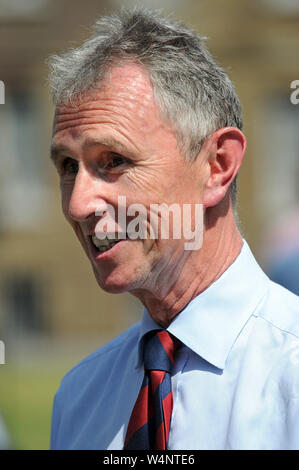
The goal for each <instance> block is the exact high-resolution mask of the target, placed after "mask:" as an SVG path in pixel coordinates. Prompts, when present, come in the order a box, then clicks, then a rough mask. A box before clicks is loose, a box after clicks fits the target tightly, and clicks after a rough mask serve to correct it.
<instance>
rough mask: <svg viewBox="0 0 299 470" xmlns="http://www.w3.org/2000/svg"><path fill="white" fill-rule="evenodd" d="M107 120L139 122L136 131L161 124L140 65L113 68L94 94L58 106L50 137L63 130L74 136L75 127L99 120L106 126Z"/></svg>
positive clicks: (88, 93)
mask: <svg viewBox="0 0 299 470" xmlns="http://www.w3.org/2000/svg"><path fill="white" fill-rule="evenodd" d="M100 113H101V116H99V114H100ZM107 116H109V118H108V120H109V119H112V121H113V119H114V120H115V119H116V118H120V119H121V120H122V121H124V123H125V121H128V120H131V121H134V120H135V121H136V122H137V121H138V125H139V127H140V126H143V125H145V124H146V123H147V125H148V124H149V122H150V121H151V122H154V121H155V120H160V111H159V109H158V106H157V105H156V103H155V100H154V94H153V87H152V84H151V81H150V78H149V76H148V74H147V72H146V71H145V70H144V69H143V68H142V67H141V66H140V65H137V64H125V65H121V66H113V67H112V68H111V69H110V70H108V72H107V73H106V75H105V79H104V81H103V82H101V83H100V84H99V86H98V88H97V89H96V90H93V91H88V92H86V93H85V94H83V96H82V97H81V98H80V100H77V101H75V103H74V104H63V105H59V106H57V108H56V111H55V116H54V125H53V135H55V134H56V133H57V132H59V131H63V130H64V129H70V130H72V132H73V133H75V132H76V128H77V127H78V126H84V125H88V124H92V123H93V122H94V123H96V122H97V119H98V118H99V119H100V121H99V122H103V123H105V122H106V120H107V119H105V117H107ZM133 118H134V119H133ZM111 123H112V122H111ZM131 124H132V122H131Z"/></svg>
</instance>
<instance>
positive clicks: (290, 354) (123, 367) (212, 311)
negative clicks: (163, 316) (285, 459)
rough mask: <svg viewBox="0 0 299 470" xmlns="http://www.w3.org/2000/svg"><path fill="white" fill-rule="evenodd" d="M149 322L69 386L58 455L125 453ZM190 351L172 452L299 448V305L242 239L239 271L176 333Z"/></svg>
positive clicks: (78, 370)
mask: <svg viewBox="0 0 299 470" xmlns="http://www.w3.org/2000/svg"><path fill="white" fill-rule="evenodd" d="M156 328H160V327H159V326H158V325H157V324H156V323H155V322H154V321H153V320H152V319H151V317H150V316H149V315H148V313H147V311H146V310H144V314H143V318H142V321H141V322H140V323H137V324H136V325H134V326H132V327H131V328H129V329H128V330H127V331H125V332H124V333H122V334H121V335H120V336H118V337H117V338H115V339H113V340H112V341H110V342H109V343H108V344H106V345H105V346H103V347H102V348H100V349H99V350H97V351H96V352H94V353H93V354H91V355H90V356H88V357H87V358H86V359H84V360H83V361H81V362H80V363H79V364H78V365H77V366H75V367H74V368H73V369H72V370H71V371H70V372H69V373H68V374H67V375H66V376H65V377H64V378H63V380H62V382H61V385H60V388H59V390H58V392H57V393H56V396H55V401H54V406H53V416H52V433H51V448H52V449H122V448H123V443H124V440H125V435H126V429H127V425H128V422H129V419H130V415H131V411H132V409H133V406H134V404H135V401H136V398H137V396H138V393H139V389H140V386H141V383H142V379H143V374H144V372H143V363H142V347H143V341H142V337H143V336H144V334H145V333H146V332H148V331H150V330H152V329H156ZM168 331H169V332H171V333H172V334H173V335H174V336H176V337H177V338H178V339H179V340H180V341H181V342H182V347H181V348H180V349H179V351H178V353H177V356H176V361H175V367H174V371H173V375H172V388H173V399H174V404H173V414H172V419H171V426H170V435H169V445H168V448H169V449H175V450H181V449H183V450H185V449H192V450H195V449H261V450H265V449H299V297H297V296H296V295H294V294H292V293H290V292H289V291H287V290H286V289H284V288H283V287H280V286H279V285H278V284H275V283H273V282H272V281H270V280H269V278H268V277H267V276H266V275H265V274H264V273H263V271H262V270H261V268H260V267H259V266H258V264H257V263H256V261H255V259H254V257H253V255H252V253H251V251H250V249H249V247H248V245H247V243H246V241H245V240H243V247H242V250H241V253H240V254H239V256H238V257H237V259H236V260H235V261H234V263H233V264H232V265H231V266H230V267H229V268H228V269H227V270H226V271H225V272H224V273H223V274H222V276H221V277H220V278H219V279H218V280H217V281H216V282H214V283H213V284H212V285H211V286H210V287H209V288H208V289H206V290H205V291H204V292H203V293H201V294H200V295H199V296H198V297H196V298H195V299H193V300H192V301H191V302H190V303H189V304H188V305H187V306H186V307H185V308H184V310H182V311H181V312H180V314H179V315H178V316H177V317H176V318H175V319H174V320H173V322H172V323H171V324H170V326H169V327H168Z"/></svg>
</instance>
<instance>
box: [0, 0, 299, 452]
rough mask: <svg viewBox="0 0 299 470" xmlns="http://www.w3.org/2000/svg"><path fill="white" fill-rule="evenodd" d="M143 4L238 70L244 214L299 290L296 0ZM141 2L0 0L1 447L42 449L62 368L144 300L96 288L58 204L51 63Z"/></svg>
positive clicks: (252, 241) (122, 323) (264, 260)
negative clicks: (190, 31)
mask: <svg viewBox="0 0 299 470" xmlns="http://www.w3.org/2000/svg"><path fill="white" fill-rule="evenodd" d="M138 3H139V4H144V5H146V6H147V7H151V8H159V9H162V10H163V11H164V12H165V13H166V14H169V13H173V15H174V17H175V18H177V19H179V20H182V21H184V22H186V23H187V24H188V25H189V26H191V27H193V28H194V29H196V30H197V31H198V32H199V33H200V34H201V35H204V36H206V37H207V38H208V42H207V44H208V47H209V49H210V50H211V52H212V53H213V55H214V56H215V57H216V59H217V60H218V62H219V63H220V64H221V65H222V66H224V67H225V68H226V69H227V70H228V71H229V74H230V77H231V78H232V80H233V81H234V83H235V85H236V89H237V92H238V94H239V97H240V100H241V103H242V105H243V112H244V132H245V134H246V136H247V139H248V150H247V154H246V158H245V162H244V165H243V167H242V170H241V173H240V176H239V202H238V212H239V218H240V227H241V230H242V233H243V235H244V236H245V237H246V239H247V241H248V243H249V245H250V246H251V249H252V250H253V252H254V254H255V256H256V258H257V260H258V261H259V262H260V264H261V265H262V267H263V268H264V270H265V271H266V272H267V273H268V274H269V275H270V277H272V278H273V279H275V280H276V281H277V282H280V283H281V284H282V285H285V286H286V287H288V288H289V289H291V290H293V291H294V292H297V294H299V155H298V152H299V150H298V149H299V104H298V105H296V104H292V102H291V99H290V97H291V93H292V92H293V91H294V90H292V89H291V88H290V84H291V82H292V81H293V80H299V63H298V56H299V0H243V1H242V2H240V1H239V0H226V1H223V0H214V1H213V2H211V1H208V0H172V1H170V0H169V1H168V0H164V1H163V2H162V3H161V2H158V1H154V0H152V1H150V0H148V1H145V0H144V1H140V0H139V2H138ZM134 4H135V2H133V1H129V0H128V1H126V0H122V1H121V0H84V2H82V1H79V0H72V1H71V0H59V1H58V0H0V80H1V81H3V83H4V86H5V104H0V158H1V172H0V340H1V341H3V343H4V344H2V346H3V348H2V349H5V364H1V361H0V449H1V448H12V449H47V448H48V447H49V435H50V419H51V409H52V401H53V396H54V393H55V391H56V389H57V388H58V386H59V382H60V380H61V378H62V376H63V375H64V374H65V373H66V372H67V371H68V370H69V369H70V368H71V367H72V366H73V365H75V364H76V363H77V362H78V361H79V360H80V359H82V358H84V357H85V356H87V355H88V354H89V353H90V352H92V351H93V350H95V349H96V348H98V347H100V346H101V345H102V344H103V343H105V342H106V341H108V340H109V339H111V338H112V337H114V336H115V335H116V334H118V333H120V332H121V331H123V330H124V329H125V328H126V327H128V326H129V325H131V324H133V323H134V322H136V321H138V320H139V318H140V316H141V313H142V306H141V305H140V304H139V303H138V301H136V300H134V298H131V297H130V296H129V295H127V294H124V295H123V294H122V295H109V294H106V293H104V292H102V291H100V289H99V288H98V286H97V284H96V281H95V280H94V278H93V274H92V270H91V268H90V266H89V262H88V260H87V259H86V258H85V255H84V253H83V251H82V250H81V247H80V246H79V242H77V241H76V239H75V237H74V235H73V233H72V231H71V228H69V227H68V225H67V224H66V222H65V221H64V219H63V217H62V214H61V210H60V199H59V190H58V179H57V176H56V172H55V170H54V167H52V165H51V163H50V161H49V145H50V137H51V126H52V118H53V106H52V103H51V100H50V97H49V92H48V88H47V83H46V77H47V72H48V71H47V67H46V65H45V60H46V58H47V57H48V56H49V55H50V54H53V53H59V52H61V51H62V50H65V49H67V48H69V47H70V46H76V45H78V44H79V43H80V42H81V41H82V40H83V39H85V38H87V37H88V36H89V34H90V27H91V26H92V24H93V23H94V22H95V20H96V19H97V18H98V17H99V16H101V15H103V14H105V13H109V12H112V11H114V10H117V9H118V8H119V7H120V6H122V5H127V6H131V5H134ZM297 97H298V98H299V93H297ZM297 101H298V99H297ZM0 102H1V99H0Z"/></svg>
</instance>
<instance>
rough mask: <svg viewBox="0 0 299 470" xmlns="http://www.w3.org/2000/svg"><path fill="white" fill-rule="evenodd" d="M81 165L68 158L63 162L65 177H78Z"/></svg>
mask: <svg viewBox="0 0 299 470" xmlns="http://www.w3.org/2000/svg"><path fill="white" fill-rule="evenodd" d="M78 169H79V163H78V162H77V161H76V160H74V159H73V158H70V157H67V158H65V159H64V160H63V162H62V173H63V174H64V175H76V174H77V173H78Z"/></svg>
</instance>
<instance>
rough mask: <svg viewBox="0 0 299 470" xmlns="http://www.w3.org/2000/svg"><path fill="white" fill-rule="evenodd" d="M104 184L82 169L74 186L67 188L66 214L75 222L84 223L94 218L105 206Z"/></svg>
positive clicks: (65, 197) (65, 196)
mask: <svg viewBox="0 0 299 470" xmlns="http://www.w3.org/2000/svg"><path fill="white" fill-rule="evenodd" d="M103 184H104V182H99V181H98V180H96V179H95V178H94V177H93V176H92V175H90V174H89V173H88V171H87V170H86V169H84V168H83V169H80V170H79V171H78V173H77V175H76V178H75V181H74V184H73V185H70V187H69V188H66V194H65V195H64V213H65V215H66V217H67V218H69V219H72V221H74V222H82V221H84V220H87V219H88V218H89V217H90V216H92V215H93V216H94V215H95V212H96V211H97V210H99V206H103V203H104V199H103V188H102V185H103Z"/></svg>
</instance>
